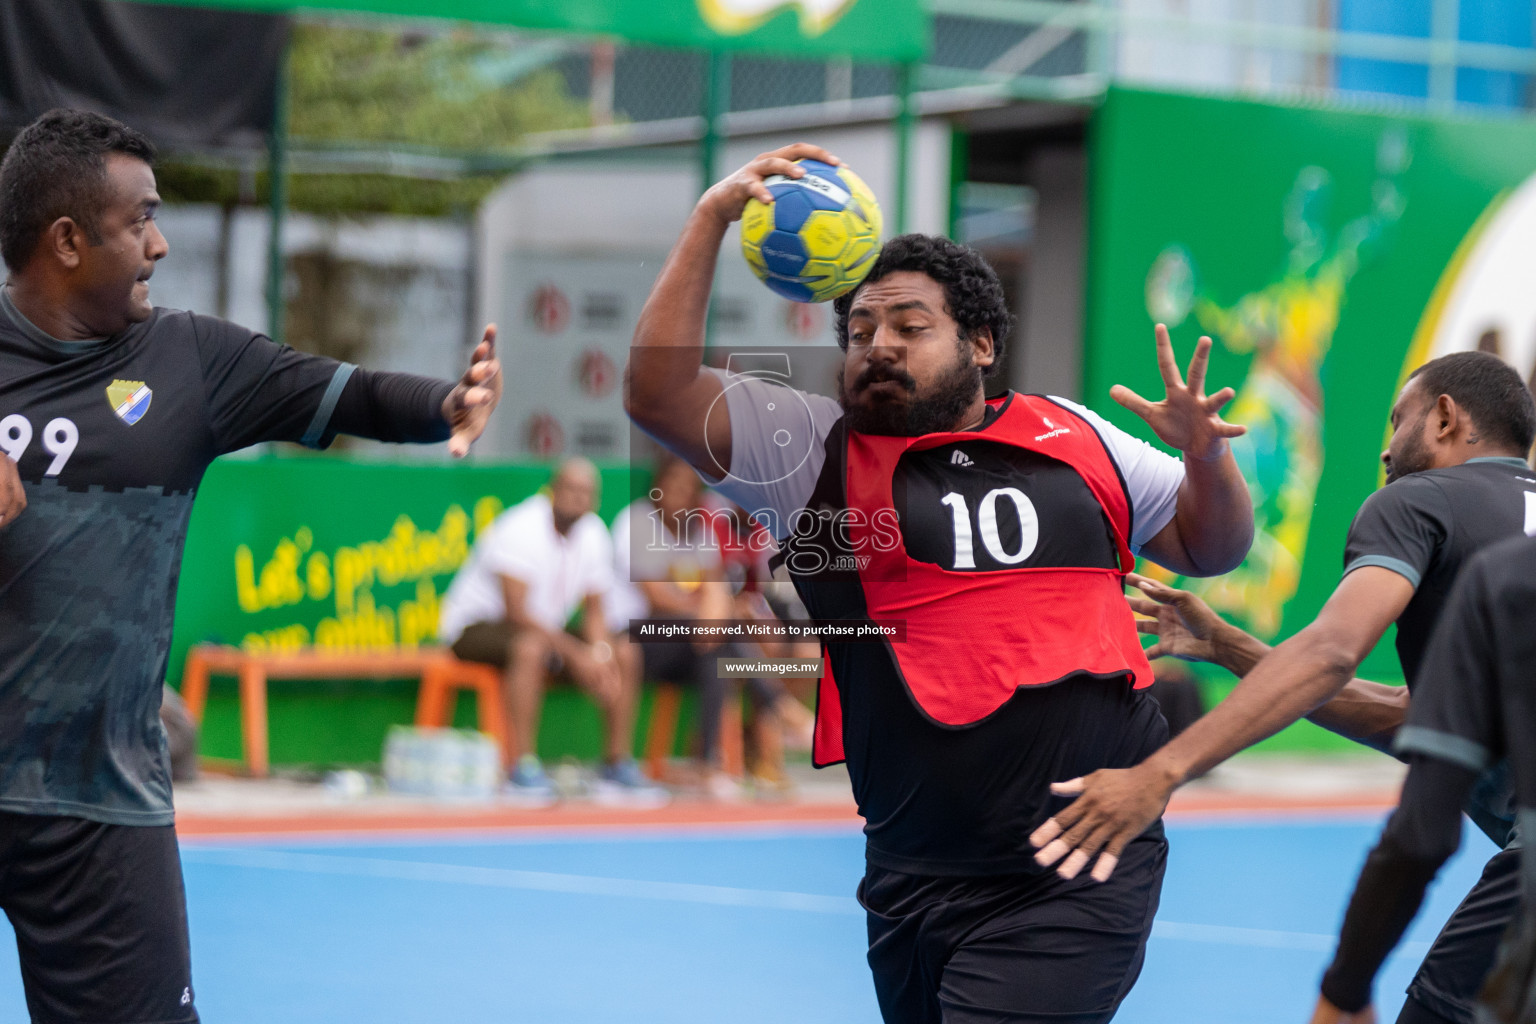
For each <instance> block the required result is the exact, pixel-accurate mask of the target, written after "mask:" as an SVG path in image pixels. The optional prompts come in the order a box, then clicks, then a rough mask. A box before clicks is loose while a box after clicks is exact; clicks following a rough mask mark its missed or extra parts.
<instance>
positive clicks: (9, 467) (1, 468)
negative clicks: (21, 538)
mask: <svg viewBox="0 0 1536 1024" xmlns="http://www.w3.org/2000/svg"><path fill="white" fill-rule="evenodd" d="M26 507H27V492H26V491H24V490H22V487H21V474H20V473H18V472H16V463H14V462H12V461H11V457H10V456H9V455H3V454H0V527H6V526H10V525H11V523H12V522H13V521H14V520H15V519H16V517H17V516H19V515H21V510H22V509H24V508H26Z"/></svg>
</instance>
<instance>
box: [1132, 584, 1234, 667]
mask: <svg viewBox="0 0 1536 1024" xmlns="http://www.w3.org/2000/svg"><path fill="white" fill-rule="evenodd" d="M1125 582H1126V583H1127V584H1128V585H1129V586H1132V587H1135V588H1136V589H1137V590H1138V591H1140V592H1141V593H1142V594H1145V595H1146V596H1145V597H1136V596H1134V595H1133V596H1130V597H1127V598H1126V603H1127V604H1129V605H1130V606H1131V611H1133V612H1135V613H1136V614H1137V615H1144V616H1147V617H1146V618H1142V619H1137V620H1136V630H1137V632H1139V633H1148V634H1150V635H1152V636H1155V637H1157V643H1155V644H1153V645H1152V646H1151V647H1148V648H1147V659H1148V660H1149V661H1150V660H1151V659H1153V658H1179V659H1180V660H1183V661H1209V662H1217V661H1219V659H1218V657H1217V653H1216V635H1217V631H1218V630H1219V629H1220V628H1221V626H1222V625H1223V623H1222V621H1221V616H1219V615H1217V614H1216V613H1215V612H1214V611H1212V610H1211V606H1210V605H1208V604H1206V603H1205V602H1204V601H1202V600H1200V599H1199V598H1198V597H1196V596H1195V595H1194V594H1191V593H1190V592H1189V591H1187V590H1179V589H1177V588H1175V587H1169V586H1165V585H1164V584H1161V583H1159V582H1157V581H1156V580H1151V579H1148V578H1147V577H1145V576H1139V575H1137V574H1136V573H1128V574H1127V575H1126V577H1125Z"/></svg>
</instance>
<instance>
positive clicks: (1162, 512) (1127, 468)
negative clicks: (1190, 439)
mask: <svg viewBox="0 0 1536 1024" xmlns="http://www.w3.org/2000/svg"><path fill="white" fill-rule="evenodd" d="M1050 397H1051V401H1053V402H1056V403H1058V404H1060V405H1063V406H1066V407H1067V408H1068V409H1070V410H1072V411H1073V412H1075V413H1077V414H1078V415H1079V416H1081V417H1082V418H1083V419H1085V420H1087V421H1088V422H1089V423H1091V424H1093V427H1094V429H1095V430H1097V431H1098V432H1099V436H1100V437H1102V438H1103V439H1104V446H1105V447H1106V448H1108V449H1109V454H1110V457H1111V458H1113V459H1114V460H1115V465H1116V466H1119V467H1120V475H1121V476H1123V477H1124V478H1125V487H1126V490H1128V491H1130V494H1131V550H1132V551H1133V552H1135V553H1136V554H1138V555H1139V554H1141V547H1142V545H1143V544H1145V543H1146V542H1147V541H1149V540H1151V539H1152V538H1153V537H1155V536H1157V534H1158V532H1159V531H1161V530H1162V528H1163V527H1165V526H1167V525H1168V523H1169V521H1170V520H1172V519H1173V514H1174V513H1175V512H1177V511H1178V509H1179V485H1180V484H1182V483H1183V482H1184V463H1183V462H1181V461H1180V460H1178V459H1176V458H1174V457H1173V456H1172V455H1169V454H1168V453H1167V452H1164V451H1161V450H1159V449H1157V448H1154V447H1152V446H1151V445H1150V444H1148V443H1147V442H1145V441H1143V440H1141V439H1140V438H1139V437H1133V436H1132V435H1130V434H1127V433H1126V432H1125V431H1123V430H1121V429H1120V428H1119V427H1117V426H1115V425H1114V424H1113V423H1111V422H1109V421H1108V420H1106V419H1105V418H1104V417H1102V416H1100V415H1099V414H1098V413H1096V412H1094V411H1093V410H1092V409H1089V408H1087V407H1086V406H1082V405H1078V404H1077V403H1076V402H1070V401H1068V400H1067V399H1065V398H1057V397H1056V396H1055V395H1052V396H1050Z"/></svg>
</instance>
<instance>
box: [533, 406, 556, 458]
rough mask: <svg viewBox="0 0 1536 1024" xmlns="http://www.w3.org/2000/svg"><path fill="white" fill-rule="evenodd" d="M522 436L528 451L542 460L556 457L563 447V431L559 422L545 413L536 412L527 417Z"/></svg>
mask: <svg viewBox="0 0 1536 1024" xmlns="http://www.w3.org/2000/svg"><path fill="white" fill-rule="evenodd" d="M524 436H525V438H526V442H527V445H528V450H529V451H530V452H532V453H533V454H535V455H538V456H541V457H543V458H549V457H550V456H551V455H558V454H560V450H561V449H562V448H564V447H565V431H564V430H562V429H561V427H560V421H559V420H557V419H555V418H554V417H553V416H551V415H550V414H549V413H547V412H536V413H534V414H533V415H532V416H529V417H528V424H527V426H526V427H525V428H524Z"/></svg>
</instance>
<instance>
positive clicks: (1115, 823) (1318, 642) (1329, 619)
mask: <svg viewBox="0 0 1536 1024" xmlns="http://www.w3.org/2000/svg"><path fill="white" fill-rule="evenodd" d="M1412 597H1413V585H1412V584H1411V583H1409V582H1408V580H1406V579H1404V578H1403V577H1402V576H1399V575H1398V574H1397V573H1395V572H1393V571H1392V570H1390V569H1384V568H1382V567H1380V566H1365V567H1363V568H1360V569H1356V570H1355V571H1354V572H1352V573H1350V574H1349V575H1347V576H1345V577H1344V580H1343V581H1342V582H1341V583H1340V584H1339V586H1338V588H1337V589H1335V590H1334V592H1333V596H1332V597H1330V598H1329V599H1328V603H1327V604H1326V605H1324V606H1323V610H1322V611H1321V612H1319V613H1318V616H1317V619H1316V620H1315V621H1314V622H1312V624H1311V625H1309V626H1307V627H1306V628H1305V629H1303V630H1302V631H1301V632H1299V633H1297V634H1296V635H1295V636H1293V637H1291V638H1290V639H1289V640H1287V641H1285V643H1283V644H1281V645H1280V646H1278V647H1276V648H1275V649H1274V650H1273V651H1271V652H1270V654H1269V655H1268V656H1267V657H1265V658H1264V659H1263V660H1262V661H1260V662H1259V663H1258V664H1257V665H1255V666H1254V667H1253V669H1252V671H1250V672H1249V673H1248V675H1247V677H1245V678H1244V679H1243V680H1242V682H1240V683H1238V684H1237V688H1236V689H1234V690H1233V691H1232V692H1231V693H1230V694H1229V695H1228V696H1227V699H1226V700H1224V701H1222V702H1221V703H1220V704H1218V705H1217V706H1216V707H1215V708H1214V709H1212V711H1211V712H1210V713H1209V714H1207V715H1205V716H1204V717H1203V718H1201V719H1200V720H1198V721H1197V722H1195V723H1194V724H1193V725H1191V726H1190V727H1189V728H1188V729H1186V730H1184V731H1183V732H1182V733H1180V734H1179V735H1178V736H1176V737H1175V738H1174V739H1172V740H1170V741H1169V742H1168V743H1167V744H1166V745H1165V746H1163V747H1162V748H1161V749H1160V750H1158V751H1157V752H1156V753H1154V754H1153V755H1152V756H1151V757H1149V758H1147V759H1146V760H1145V761H1143V762H1142V763H1141V764H1139V765H1137V766H1136V767H1134V768H1119V769H1111V768H1106V769H1101V770H1099V771H1096V772H1093V773H1091V774H1089V775H1085V776H1083V777H1082V778H1078V779H1071V780H1068V781H1066V782H1058V783H1054V784H1052V786H1051V792H1053V793H1055V794H1056V795H1057V796H1075V797H1077V799H1076V800H1074V801H1073V802H1072V803H1071V804H1070V805H1068V806H1067V807H1065V808H1064V809H1062V810H1061V811H1060V812H1058V813H1057V814H1056V815H1055V816H1053V817H1051V818H1048V819H1046V821H1045V823H1044V824H1043V825H1041V826H1040V827H1039V828H1038V829H1036V830H1035V832H1034V834H1032V835H1031V836H1030V837H1029V841H1030V843H1031V844H1032V845H1034V847H1035V848H1036V849H1037V850H1039V852H1038V853H1037V854H1036V855H1035V859H1036V860H1037V861H1038V862H1039V863H1041V864H1042V865H1049V864H1056V863H1057V862H1058V861H1060V862H1061V863H1060V865H1059V866H1058V867H1057V871H1058V873H1060V874H1061V876H1062V877H1064V878H1073V877H1076V875H1077V873H1078V872H1079V871H1081V870H1082V869H1083V867H1084V866H1085V865H1086V864H1087V863H1088V862H1089V861H1090V860H1091V859H1093V857H1094V856H1095V855H1096V854H1097V855H1099V859H1098V861H1097V862H1096V863H1095V864H1094V867H1093V877H1094V878H1096V879H1098V880H1099V881H1101V882H1102V881H1104V880H1105V879H1107V878H1108V877H1109V876H1110V874H1111V873H1112V872H1113V871H1114V869H1115V864H1116V863H1117V861H1118V859H1119V856H1120V851H1121V850H1123V849H1124V848H1125V845H1126V843H1129V842H1130V841H1131V840H1132V839H1134V838H1136V836H1138V835H1140V834H1141V833H1142V832H1144V831H1146V829H1147V828H1148V827H1149V826H1150V825H1151V824H1152V823H1153V822H1155V821H1156V820H1157V819H1158V817H1159V816H1160V815H1161V814H1162V813H1163V809H1164V808H1165V807H1167V806H1168V798H1169V797H1170V796H1172V795H1173V791H1174V790H1175V789H1177V788H1178V787H1179V786H1182V785H1183V784H1184V783H1185V782H1187V781H1189V780H1190V779H1192V778H1195V777H1196V776H1199V775H1203V774H1205V773H1206V772H1208V771H1210V770H1211V769H1212V768H1214V767H1215V766H1216V765H1218V764H1220V763H1221V762H1222V761H1225V760H1226V759H1227V758H1229V757H1231V756H1232V755H1233V754H1235V753H1237V752H1238V751H1239V750H1242V749H1243V748H1244V747H1248V746H1252V745H1253V744H1255V743H1257V742H1258V741H1259V740H1262V739H1264V738H1265V737H1267V736H1270V735H1272V734H1274V733H1276V732H1279V731H1280V730H1281V729H1283V728H1285V727H1286V726H1287V725H1290V724H1291V723H1292V722H1294V721H1296V720H1297V719H1299V718H1302V717H1303V716H1305V715H1307V714H1310V713H1311V712H1312V711H1314V710H1316V709H1317V708H1318V707H1320V706H1321V705H1322V704H1324V703H1325V702H1327V701H1328V700H1330V699H1332V698H1333V697H1334V696H1335V695H1336V694H1338V693H1339V691H1340V690H1342V689H1344V687H1345V685H1346V684H1347V683H1348V682H1349V680H1350V677H1351V676H1352V675H1354V671H1355V668H1356V666H1358V665H1359V664H1360V662H1361V660H1362V659H1364V657H1365V656H1366V655H1367V654H1368V653H1370V650H1371V648H1372V647H1374V646H1376V643H1377V641H1379V640H1380V639H1381V637H1382V634H1383V633H1385V632H1386V629H1387V627H1388V626H1389V625H1391V624H1392V622H1393V621H1395V620H1396V619H1397V617H1398V616H1399V615H1401V614H1402V611H1403V609H1404V608H1406V607H1407V605H1408V601H1409V600H1410V599H1411V598H1412ZM1101 851H1102V853H1101Z"/></svg>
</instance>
